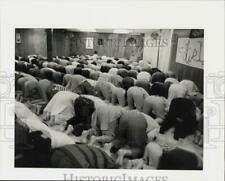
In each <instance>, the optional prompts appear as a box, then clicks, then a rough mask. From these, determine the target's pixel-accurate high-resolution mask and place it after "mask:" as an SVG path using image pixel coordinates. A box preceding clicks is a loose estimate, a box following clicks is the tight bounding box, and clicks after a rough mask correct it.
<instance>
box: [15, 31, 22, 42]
mask: <svg viewBox="0 0 225 181" xmlns="http://www.w3.org/2000/svg"><path fill="white" fill-rule="evenodd" d="M16 43H21V36H20V33H16Z"/></svg>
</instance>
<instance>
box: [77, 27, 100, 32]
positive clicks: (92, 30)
mask: <svg viewBox="0 0 225 181" xmlns="http://www.w3.org/2000/svg"><path fill="white" fill-rule="evenodd" d="M79 31H81V32H97V31H96V29H86V28H84V29H79Z"/></svg>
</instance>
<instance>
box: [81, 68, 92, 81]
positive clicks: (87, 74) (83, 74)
mask: <svg viewBox="0 0 225 181" xmlns="http://www.w3.org/2000/svg"><path fill="white" fill-rule="evenodd" d="M81 75H82V76H84V77H86V78H88V79H89V78H90V72H89V70H82V71H81Z"/></svg>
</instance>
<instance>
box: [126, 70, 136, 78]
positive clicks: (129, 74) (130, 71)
mask: <svg viewBox="0 0 225 181" xmlns="http://www.w3.org/2000/svg"><path fill="white" fill-rule="evenodd" d="M127 74H128V76H129V77H133V78H135V79H137V72H136V71H135V70H129V71H128V72H127Z"/></svg>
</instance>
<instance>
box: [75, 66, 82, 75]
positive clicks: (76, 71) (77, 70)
mask: <svg viewBox="0 0 225 181" xmlns="http://www.w3.org/2000/svg"><path fill="white" fill-rule="evenodd" d="M73 73H74V74H78V75H81V73H82V68H80V67H77V68H75V69H74V70H73Z"/></svg>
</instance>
